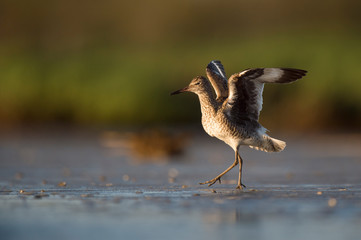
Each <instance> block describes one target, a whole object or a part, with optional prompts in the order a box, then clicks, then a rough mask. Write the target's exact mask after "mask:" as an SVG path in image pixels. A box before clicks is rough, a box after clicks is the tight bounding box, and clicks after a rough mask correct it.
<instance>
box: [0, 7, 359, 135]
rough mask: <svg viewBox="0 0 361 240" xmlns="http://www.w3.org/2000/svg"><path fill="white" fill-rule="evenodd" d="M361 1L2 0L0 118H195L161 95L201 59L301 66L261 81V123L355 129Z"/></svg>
mask: <svg viewBox="0 0 361 240" xmlns="http://www.w3.org/2000/svg"><path fill="white" fill-rule="evenodd" d="M360 11H361V2H360V1H356V0H330V1H327V2H322V1H321V2H317V1H311V0H306V1H287V0H273V1H269V0H255V1H239V0H238V1H235V0H229V1H217V0H207V1H206V0H181V1H180V0H176V1H166V0H153V1H143V0H136V1H119V0H105V1H85V0H78V1H68V0H61V1H60V0H50V1H49V0H37V1H34V0H17V1H14V0H1V1H0V53H1V54H0V101H1V104H0V125H1V126H2V127H17V126H24V125H25V126H28V125H31V124H40V125H42V124H53V123H60V124H72V125H76V126H110V125H111V126H122V125H162V124H183V123H184V124H191V123H199V122H200V110H199V103H198V102H197V98H196V96H195V95H193V96H192V95H190V94H188V95H180V96H174V97H170V95H169V93H170V92H171V91H174V90H177V89H179V88H182V87H184V86H185V85H187V84H188V83H189V82H190V80H191V79H192V78H193V77H194V76H196V75H205V72H204V70H205V67H206V65H207V64H208V62H209V61H211V60H213V59H219V60H221V61H222V63H223V64H224V66H225V70H226V73H227V75H228V76H230V75H231V74H232V73H235V72H238V71H241V70H243V69H246V68H251V67H294V68H301V69H305V70H308V71H309V74H308V75H307V77H306V78H304V79H302V80H300V81H298V82H296V83H295V84H292V85H268V86H266V87H265V92H264V105H263V107H264V108H263V111H262V114H261V122H262V123H263V124H264V126H265V127H268V128H279V129H293V130H296V131H297V130H298V131H303V130H305V129H310V130H345V129H348V130H349V129H352V130H355V129H357V130H360V122H361V94H360V90H361V32H360V30H361V27H360V26H361V14H360Z"/></svg>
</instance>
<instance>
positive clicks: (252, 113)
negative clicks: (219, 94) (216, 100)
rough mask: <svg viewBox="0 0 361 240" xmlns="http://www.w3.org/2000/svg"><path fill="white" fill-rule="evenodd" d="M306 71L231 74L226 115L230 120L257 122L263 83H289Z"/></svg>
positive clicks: (270, 70) (266, 71)
mask: <svg viewBox="0 0 361 240" xmlns="http://www.w3.org/2000/svg"><path fill="white" fill-rule="evenodd" d="M306 73H307V71H305V70H300V69H294V68H254V69H247V70H245V71H243V72H240V73H235V74H233V75H232V76H231V77H230V78H229V80H228V88H229V96H228V99H227V103H226V110H225V111H226V113H227V114H228V115H229V116H232V118H235V120H236V119H239V120H242V119H250V120H258V118H259V113H260V112H261V110H262V102H263V100H262V92H263V86H264V83H290V82H293V81H296V80H297V79H300V78H302V77H303V76H305V75H306Z"/></svg>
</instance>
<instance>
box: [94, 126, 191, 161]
mask: <svg viewBox="0 0 361 240" xmlns="http://www.w3.org/2000/svg"><path fill="white" fill-rule="evenodd" d="M189 138H190V134H188V133H184V132H182V133H178V134H175V133H171V132H169V131H165V130H159V129H151V130H145V131H140V132H129V133H125V134H121V133H119V132H114V131H111V132H104V133H103V135H102V137H101V144H102V145H103V146H104V147H106V148H110V149H114V150H117V151H118V154H119V155H131V156H132V157H135V158H138V159H145V158H153V159H161V158H166V157H172V156H176V155H180V154H182V153H183V152H184V149H185V146H186V145H187V143H188V141H189Z"/></svg>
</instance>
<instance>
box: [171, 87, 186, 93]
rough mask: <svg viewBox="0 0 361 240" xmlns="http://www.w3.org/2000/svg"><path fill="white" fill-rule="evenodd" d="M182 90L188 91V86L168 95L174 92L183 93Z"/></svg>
mask: <svg viewBox="0 0 361 240" xmlns="http://www.w3.org/2000/svg"><path fill="white" fill-rule="evenodd" d="M183 92H188V86H187V87H185V88H182V89H179V90H177V91H175V92H172V93H171V94H170V95H176V94H179V93H183Z"/></svg>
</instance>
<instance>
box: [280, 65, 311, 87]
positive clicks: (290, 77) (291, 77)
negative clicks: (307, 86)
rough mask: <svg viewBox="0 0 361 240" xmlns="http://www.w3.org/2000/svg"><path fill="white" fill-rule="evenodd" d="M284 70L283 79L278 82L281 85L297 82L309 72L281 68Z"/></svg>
mask: <svg viewBox="0 0 361 240" xmlns="http://www.w3.org/2000/svg"><path fill="white" fill-rule="evenodd" d="M281 70H283V75H282V77H281V78H280V79H279V80H278V81H277V82H279V83H288V82H293V81H296V80H298V79H300V78H302V77H304V76H306V73H307V71H306V70H302V69H296V68H281Z"/></svg>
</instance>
